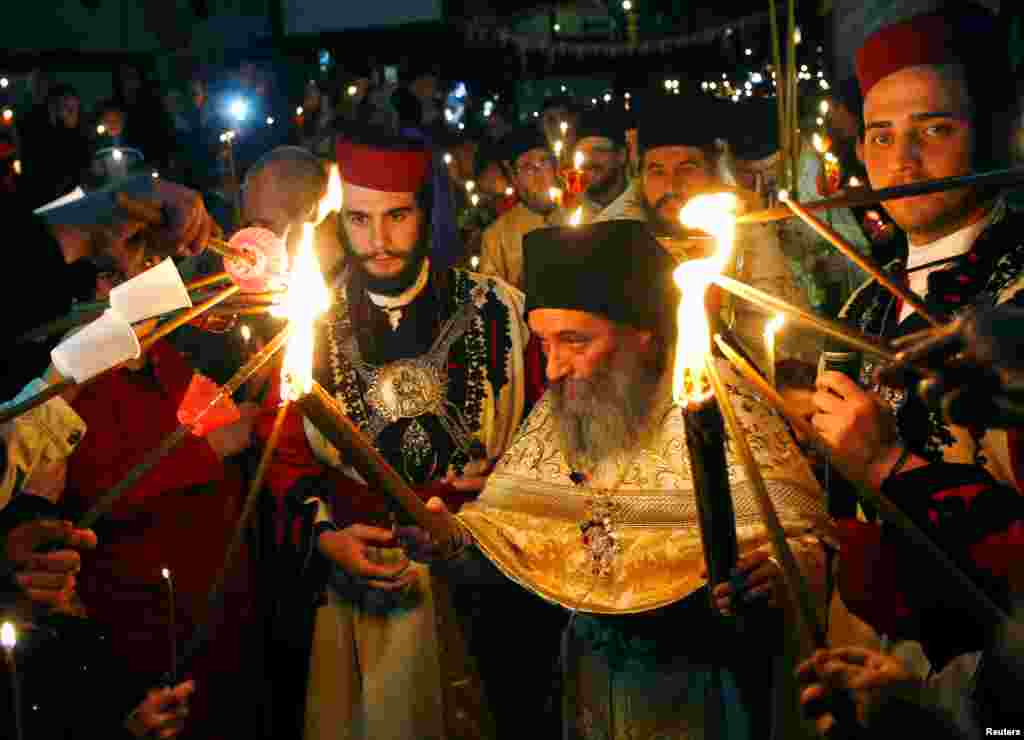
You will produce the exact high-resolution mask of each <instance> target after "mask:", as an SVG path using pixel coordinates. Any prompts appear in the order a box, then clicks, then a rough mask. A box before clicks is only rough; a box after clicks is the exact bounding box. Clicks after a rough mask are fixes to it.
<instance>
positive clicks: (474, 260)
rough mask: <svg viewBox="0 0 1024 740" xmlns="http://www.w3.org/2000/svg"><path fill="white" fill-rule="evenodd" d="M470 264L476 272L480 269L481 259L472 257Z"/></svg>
mask: <svg viewBox="0 0 1024 740" xmlns="http://www.w3.org/2000/svg"><path fill="white" fill-rule="evenodd" d="M469 264H470V266H471V267H472V268H473V269H474V270H476V269H477V268H478V267H480V257H478V256H477V255H475V254H474V255H473V256H472V257H470V258H469Z"/></svg>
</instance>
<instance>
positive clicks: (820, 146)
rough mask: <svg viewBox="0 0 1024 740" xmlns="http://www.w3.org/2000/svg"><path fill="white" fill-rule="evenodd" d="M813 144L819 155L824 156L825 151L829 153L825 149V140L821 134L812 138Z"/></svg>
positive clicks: (816, 134)
mask: <svg viewBox="0 0 1024 740" xmlns="http://www.w3.org/2000/svg"><path fill="white" fill-rule="evenodd" d="M811 144H813V145H814V150H815V151H816V152H818V154H824V153H825V151H827V150H826V147H825V140H824V139H823V138H821V134H819V133H815V134H814V135H813V136H812V137H811Z"/></svg>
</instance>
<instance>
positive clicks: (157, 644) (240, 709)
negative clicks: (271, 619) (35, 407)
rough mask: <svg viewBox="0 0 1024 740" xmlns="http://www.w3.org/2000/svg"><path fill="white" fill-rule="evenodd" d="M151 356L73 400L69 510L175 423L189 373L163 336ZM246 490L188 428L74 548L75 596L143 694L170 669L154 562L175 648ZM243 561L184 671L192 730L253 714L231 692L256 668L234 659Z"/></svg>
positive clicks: (207, 730) (245, 617)
mask: <svg viewBox="0 0 1024 740" xmlns="http://www.w3.org/2000/svg"><path fill="white" fill-rule="evenodd" d="M149 358H150V365H151V367H150V369H149V370H146V371H140V372H131V371H128V370H118V371H115V372H111V373H108V374H106V375H104V376H101V377H100V378H98V379H97V380H95V381H94V382H92V383H90V384H89V385H88V386H86V387H85V388H83V390H82V392H81V393H80V395H79V396H78V398H77V399H76V401H75V403H74V408H75V410H76V411H77V412H78V414H79V415H80V416H81V417H82V418H83V419H84V420H85V422H86V424H87V425H88V431H87V432H86V435H85V437H84V438H83V440H82V443H81V444H80V445H79V447H78V449H77V450H76V451H75V453H74V455H73V456H72V457H71V459H70V462H69V466H68V485H67V491H66V494H65V501H66V504H67V508H68V509H69V515H70V516H72V517H74V518H77V517H78V516H79V515H80V514H81V513H82V512H83V511H85V510H87V509H88V508H89V507H90V506H91V505H92V504H93V503H94V502H95V501H96V499H97V498H98V497H99V496H100V495H102V494H103V493H104V492H105V491H106V490H107V489H109V488H110V487H112V486H113V485H115V484H116V483H117V482H118V481H120V480H121V479H122V478H123V477H124V476H125V474H126V473H127V472H128V471H129V470H130V469H131V468H132V467H133V466H135V465H136V464H137V463H138V462H139V461H141V460H142V459H143V457H144V456H145V455H146V453H147V452H149V451H150V450H151V449H153V448H154V447H156V446H157V445H158V444H159V443H160V441H161V440H162V439H163V438H164V437H165V436H166V435H167V434H169V433H170V432H172V431H173V430H174V429H175V428H176V427H177V425H178V421H177V409H178V404H179V403H180V401H181V399H182V397H183V396H184V393H185V390H186V389H187V387H188V384H189V381H190V379H191V377H192V369H191V368H190V367H189V366H188V364H187V363H186V362H185V359H184V358H183V357H182V356H181V355H180V354H179V353H178V352H177V350H175V349H174V348H173V347H172V346H171V345H170V344H169V343H167V342H165V341H161V342H158V343H157V344H156V345H155V346H154V347H153V349H151V350H150V352H149ZM243 490H244V489H243V485H242V477H241V474H240V472H239V471H238V469H237V468H235V467H234V466H233V465H231V464H224V463H223V462H221V460H220V459H219V458H218V457H217V455H216V453H214V451H213V449H212V448H211V447H210V445H209V444H208V443H207V442H206V440H205V439H200V438H197V437H194V436H191V435H190V436H189V437H188V438H187V439H186V440H185V442H184V443H183V444H182V445H181V446H180V447H178V448H177V449H176V450H175V451H173V452H171V453H170V454H169V455H167V456H166V457H165V458H164V459H163V460H162V461H161V462H160V463H159V464H157V465H156V467H155V468H154V469H153V470H151V471H150V472H149V473H148V474H147V475H145V476H144V477H143V478H142V479H141V480H140V481H139V482H138V484H137V485H136V486H135V487H134V489H132V491H131V492H130V493H128V494H127V495H125V496H124V497H123V498H122V499H121V500H120V501H119V502H118V503H117V504H116V505H115V506H114V509H113V511H112V513H111V514H109V515H108V516H107V517H105V518H104V519H103V520H101V522H100V523H99V525H98V526H97V534H98V536H99V547H98V548H97V550H95V551H94V552H91V553H87V554H85V555H83V566H82V573H81V575H80V576H79V592H80V593H81V596H82V600H83V602H84V603H85V605H86V608H87V610H88V611H89V614H90V616H91V617H92V618H93V619H94V620H95V621H96V622H97V623H98V625H99V626H100V628H101V629H102V630H103V631H105V632H106V634H107V635H108V642H109V645H110V649H111V651H112V652H113V653H114V655H115V656H116V658H117V659H118V661H119V662H120V663H121V664H123V665H125V666H127V667H128V668H129V669H130V671H131V672H132V674H137V675H138V677H139V679H138V680H139V681H140V686H139V689H140V690H142V689H144V688H145V687H146V684H147V683H149V682H151V681H153V680H154V679H155V678H157V677H159V676H160V675H161V674H162V673H164V672H165V671H167V670H168V668H169V667H170V646H169V638H168V624H169V617H168V608H169V606H168V605H169V599H168V594H167V586H166V582H165V581H164V580H163V579H162V577H161V569H162V568H164V567H167V568H169V569H170V571H171V574H172V577H173V580H174V587H175V600H176V604H175V615H176V628H177V629H176V633H177V636H178V649H179V651H180V650H182V649H183V648H184V646H185V644H186V642H187V640H188V638H189V637H190V635H191V634H192V631H193V628H194V625H195V624H197V623H199V622H205V612H206V594H207V591H208V589H209V587H210V584H211V583H212V581H213V579H214V576H215V574H216V572H217V571H218V570H219V568H220V565H221V563H222V561H223V558H224V553H225V550H226V548H227V543H228V541H229V539H230V537H231V535H232V533H233V530H234V527H235V524H236V521H237V518H238V514H239V512H240V502H241V496H242V494H243ZM245 561H246V558H245V557H242V558H240V564H239V567H238V568H237V569H236V570H235V572H234V573H233V574H232V575H231V576H230V577H229V588H230V595H229V599H228V605H227V608H226V610H225V614H226V615H227V616H226V618H224V619H223V620H222V622H221V624H220V626H219V629H218V631H217V634H216V638H215V640H214V641H212V642H211V643H209V644H208V645H207V647H206V649H205V650H204V651H203V653H202V654H201V655H200V656H199V657H198V658H197V659H196V660H195V661H194V662H193V663H192V665H190V666H189V667H188V668H187V670H188V673H189V675H191V676H192V677H194V678H196V679H197V681H198V683H199V691H198V693H197V694H196V696H195V700H194V702H193V704H192V713H191V716H190V720H189V727H190V730H189V732H188V735H189V736H196V737H199V736H201V737H204V738H221V737H223V738H228V737H237V736H240V735H239V734H236V733H238V728H239V725H238V722H239V721H240V717H249V716H251V715H252V714H253V713H252V712H251V711H250V709H251V707H249V706H248V704H249V703H251V698H247V699H246V702H247V703H245V704H239V701H238V699H237V697H239V696H241V697H245V695H246V694H247V693H249V694H250V697H251V693H250V692H248V691H247V689H246V687H244V686H243V685H242V684H241V683H240V678H239V677H240V676H246V675H250V676H255V675H258V672H257V671H253V670H246V669H245V668H244V666H243V659H242V655H243V640H244V638H243V635H244V633H245V629H246V628H248V627H249V626H251V625H252V624H253V611H252V607H251V600H250V589H249V588H248V583H249V574H248V566H247V564H246V562H245ZM250 637H251V635H250ZM248 652H249V654H252V652H253V651H252V650H251V648H250V650H249V651H248ZM149 685H152V684H151V683H150V684H149ZM214 706H216V707H217V713H216V715H214V714H213V707H214ZM129 709H130V708H129ZM239 713H241V714H239Z"/></svg>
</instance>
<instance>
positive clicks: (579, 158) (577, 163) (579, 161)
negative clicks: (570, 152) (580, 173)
mask: <svg viewBox="0 0 1024 740" xmlns="http://www.w3.org/2000/svg"><path fill="white" fill-rule="evenodd" d="M586 158H587V157H586V155H585V154H584V153H583V152H576V154H575V155H574V156H573V158H572V163H573V166H574V167H575V168H576V169H578V170H582V169H583V162H584V161H585V160H586Z"/></svg>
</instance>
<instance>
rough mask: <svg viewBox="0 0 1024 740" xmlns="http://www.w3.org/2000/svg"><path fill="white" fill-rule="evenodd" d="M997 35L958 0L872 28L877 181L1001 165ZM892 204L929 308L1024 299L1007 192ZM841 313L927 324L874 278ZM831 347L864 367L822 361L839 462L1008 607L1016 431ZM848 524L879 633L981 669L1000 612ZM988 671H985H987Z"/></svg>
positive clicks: (1001, 63)
mask: <svg viewBox="0 0 1024 740" xmlns="http://www.w3.org/2000/svg"><path fill="white" fill-rule="evenodd" d="M1000 38H1001V34H1000V25H999V22H998V21H997V20H996V19H995V18H994V17H993V16H992V15H991V14H989V13H988V11H985V10H983V9H980V8H977V7H976V6H972V5H969V4H968V5H965V4H962V3H957V4H955V5H953V6H951V7H950V8H949V9H947V10H945V11H940V12H935V13H931V14H927V15H921V16H917V17H914V18H911V19H910V20H906V21H904V22H900V23H896V24H893V25H890V26H886V27H884V28H882V29H880V30H878V31H877V32H875V33H874V34H873V35H871V36H870V37H869V38H868V39H867V40H866V42H865V43H864V44H863V46H862V47H861V48H860V50H859V51H858V53H857V59H856V62H857V76H858V79H859V81H860V85H861V90H862V92H863V94H864V98H865V101H864V129H863V138H862V140H861V141H860V142H859V149H860V155H861V157H862V159H863V161H864V163H865V166H866V168H867V173H868V177H869V179H870V181H871V186H872V187H874V188H885V187H889V186H893V185H905V184H909V183H914V182H918V181H924V180H932V179H938V178H945V177H953V176H958V175H965V174H968V173H971V172H974V171H982V170H985V169H990V168H993V166H994V165H997V164H998V162H999V161H1000V160H999V158H1000V155H1001V154H1004V153H1005V151H1006V147H1007V144H1008V141H1009V130H1008V128H1006V127H1005V125H1004V122H1005V121H1008V120H1011V117H1012V111H1011V110H1010V106H1009V105H1008V103H1007V101H1005V100H1000V99H999V98H1000V96H1001V95H1002V91H1003V90H1005V89H1006V88H1007V85H1006V84H1004V83H1005V80H1006V75H1005V72H1006V70H1007V63H1006V60H1005V59H1002V58H999V57H1000V55H1002V54H1004V53H1005V52H1004V51H1002V50H1003V49H1004V48H1005V47H1003V46H1001V45H1000V41H999V39H1000ZM979 39H985V41H984V44H979ZM992 48H995V49H998V50H999V52H998V53H993V52H992V51H991V49H992ZM883 206H884V207H885V209H886V210H887V211H888V212H889V214H890V215H891V216H892V218H893V219H894V220H895V222H896V223H897V225H898V226H899V227H900V228H902V229H903V230H904V231H905V232H906V234H907V236H908V241H909V250H908V251H909V253H908V254H907V255H906V256H905V257H903V258H902V259H898V260H896V261H894V262H893V263H891V264H889V265H887V266H886V267H887V269H888V270H889V271H890V272H891V274H893V275H894V276H896V277H897V279H901V280H903V281H904V282H905V284H907V285H908V286H909V287H910V289H911V290H913V291H914V292H915V293H916V294H917V295H918V296H920V297H921V298H922V299H923V300H924V302H925V304H926V305H927V306H928V308H929V310H930V312H931V313H933V314H934V315H937V316H940V317H942V318H946V319H951V318H953V317H955V316H956V315H957V314H958V313H960V312H961V311H963V310H964V309H966V308H968V307H970V306H991V305H995V304H1001V303H1006V302H1012V303H1015V304H1020V303H1021V302H1024V291H1022V290H1021V288H1022V287H1024V283H1022V277H1024V240H1022V238H1021V236H1020V232H1021V230H1022V227H1024V223H1022V221H1021V218H1020V217H1019V216H1017V215H1016V214H1014V213H1012V212H1010V211H1009V210H1008V209H1007V208H1006V206H1005V204H1004V201H1003V197H1002V194H1001V193H1000V192H998V191H995V190H986V189H981V188H976V187H968V188H962V189H958V190H950V191H945V192H940V193H935V194H931V195H922V196H916V197H913V198H904V199H900V200H893V201H889V202H886V203H884V204H883ZM842 316H843V317H844V318H845V319H846V320H847V321H848V322H850V323H851V324H853V325H855V326H857V327H858V328H859V329H861V330H862V331H865V332H868V333H870V334H872V335H876V336H881V337H883V338H885V339H889V340H891V339H895V338H898V337H901V336H905V335H908V334H911V333H913V332H916V331H918V330H921V329H925V328H927V326H928V324H927V323H926V322H925V320H924V319H923V318H922V317H921V316H920V315H919V314H918V313H916V312H915V311H914V309H913V308H912V307H910V306H907V305H905V304H904V303H902V302H901V301H899V300H897V299H896V298H894V297H893V296H892V295H891V294H890V293H888V292H887V291H886V290H885V289H883V288H882V287H881V286H880V285H879V284H878V283H877V282H875V281H869V282H868V283H866V284H865V285H864V286H863V287H862V288H861V289H860V290H859V291H857V292H856V293H855V294H854V296H853V297H852V298H851V299H850V301H849V302H848V304H847V305H846V307H845V308H844V309H843V312H842ZM832 359H833V360H841V361H844V364H845V366H847V367H857V366H858V365H859V377H848V376H847V375H844V374H841V373H838V372H824V373H822V374H821V375H820V376H819V379H818V392H817V393H816V394H815V396H814V404H815V406H816V408H817V412H816V413H815V415H814V417H813V423H814V425H815V427H817V429H818V430H819V431H820V432H821V433H822V435H823V436H824V437H825V438H826V439H827V440H828V441H829V442H831V443H832V445H833V446H834V447H835V448H836V450H837V451H836V452H835V453H834V456H833V459H834V461H835V463H836V464H837V466H838V467H839V468H840V469H842V470H843V471H844V473H845V474H846V475H847V476H848V477H850V478H851V479H852V480H853V482H854V483H856V484H858V485H862V486H869V487H871V488H874V489H877V490H881V491H882V492H883V493H884V494H885V495H887V496H888V497H889V498H891V499H892V500H893V501H895V502H896V503H897V504H898V505H899V506H900V507H901V508H903V509H904V511H905V512H906V513H907V514H909V515H910V516H911V517H912V518H914V519H915V520H916V521H917V523H918V524H919V525H920V526H922V527H923V528H924V529H925V531H926V532H927V533H928V534H929V536H930V537H932V538H933V539H934V540H935V541H936V542H937V543H939V544H941V545H942V546H943V547H944V548H945V549H946V550H947V552H949V554H950V555H951V556H952V557H953V558H954V559H955V560H957V561H958V562H959V563H960V565H961V567H963V568H964V569H965V570H966V571H967V572H968V573H969V574H970V575H971V576H972V577H973V578H974V579H975V580H976V582H977V583H979V584H980V585H982V586H983V587H985V588H986V589H987V590H988V592H989V594H990V595H991V596H992V597H993V598H994V599H996V601H997V602H998V603H1001V604H1002V605H1003V606H1006V604H1007V602H1008V596H1007V594H1008V592H1013V591H1014V590H1019V589H1020V587H1021V585H1022V581H1021V578H1020V576H1021V573H1020V567H1019V565H1020V562H1021V558H1020V553H1021V552H1022V551H1024V550H1022V546H1024V498H1022V497H1021V495H1020V493H1021V484H1022V483H1024V466H1022V461H1024V457H1022V450H1024V448H1022V447H1021V445H1020V430H1017V429H1011V430H1009V431H1002V430H985V429H982V428H975V429H967V428H962V427H958V426H954V425H951V424H949V423H947V422H946V421H945V420H944V419H943V418H942V417H941V416H940V414H938V413H937V412H934V411H931V410H930V409H929V408H927V407H926V406H925V405H924V404H923V403H922V401H921V400H920V399H919V398H917V397H916V396H915V394H913V393H912V392H910V393H908V392H905V391H901V390H898V389H893V388H888V387H884V386H880V385H879V384H877V383H876V382H875V380H874V377H873V370H874V369H875V368H874V367H873V365H872V364H871V362H870V359H869V358H866V357H865V358H863V362H861V358H858V357H855V356H850V355H845V356H839V357H834V358H832ZM908 387H914V385H913V384H911V385H909V386H908ZM840 524H841V528H842V533H843V552H842V557H841V561H840V562H841V574H840V581H839V582H840V586H841V589H842V596H843V599H844V601H845V602H846V603H847V605H848V606H849V607H850V609H851V610H852V611H853V612H854V613H855V614H857V615H858V616H860V617H861V618H863V619H864V620H865V621H866V622H868V623H869V624H870V625H871V626H872V627H874V628H875V630H877V632H878V633H879V634H885V635H888V636H889V637H890V638H894V639H896V640H907V641H914V642H918V643H920V646H921V648H923V658H924V659H923V660H921V661H920V663H921V666H922V667H921V671H922V672H923V675H927V673H928V672H929V670H932V671H938V670H941V669H943V668H947V667H948V668H949V669H950V670H959V671H960V672H961V673H964V672H965V670H966V674H967V675H968V676H973V675H974V674H975V673H977V672H978V671H977V666H978V659H979V652H978V651H982V650H984V649H987V648H988V647H990V646H991V643H992V640H993V632H994V625H991V624H989V623H988V622H987V621H985V620H984V619H983V618H982V617H981V616H979V615H978V614H977V613H976V610H974V613H972V610H971V609H970V607H969V606H967V605H964V604H963V603H962V601H961V600H960V599H958V598H957V597H955V596H953V595H951V594H950V593H949V589H948V587H947V580H948V578H947V577H946V576H945V575H944V574H943V571H942V570H941V569H940V568H938V567H936V565H935V563H933V562H931V561H930V559H929V558H928V557H927V555H924V556H922V555H921V554H920V552H919V551H918V550H917V549H916V548H914V547H913V546H912V545H911V544H909V543H907V542H906V541H905V539H904V538H903V537H902V536H901V535H900V533H899V532H898V531H894V530H893V529H892V528H890V527H888V526H884V525H879V524H878V523H876V522H875V521H873V517H872V516H871V514H870V512H865V511H863V510H860V511H858V516H857V518H855V519H849V520H845V521H842V522H841V523H840ZM851 660H852V659H849V660H844V661H843V662H846V663H847V664H849V663H850V661H851ZM963 661H967V662H968V663H970V666H969V667H968V669H965V668H964V666H963V665H959V664H960V663H962V662H963ZM994 662H995V661H988V663H989V664H990V665H991V664H992V663H994ZM979 676H980V677H981V678H980V679H979V680H984V671H981V672H980V673H979ZM958 695H960V696H962V695H963V692H961V693H960V694H958ZM975 698H976V697H975ZM989 698H991V697H989ZM995 704H996V706H997V707H999V708H1001V709H1004V710H1005V709H1006V708H1007V705H1006V704H1005V703H1003V704H1002V705H1001V707H1000V703H999V702H998V701H996V702H995ZM975 709H978V707H977V706H975ZM957 711H958V712H959V709H958V710H957ZM959 713H960V717H959V719H961V720H964V721H965V722H966V724H968V725H970V724H971V721H970V717H967V718H965V717H964V715H963V713H962V712H959ZM974 719H976V720H979V721H980V719H981V717H980V716H977V715H976V716H975V718H974ZM980 726H984V724H981V725H980ZM993 726H996V725H993Z"/></svg>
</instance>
